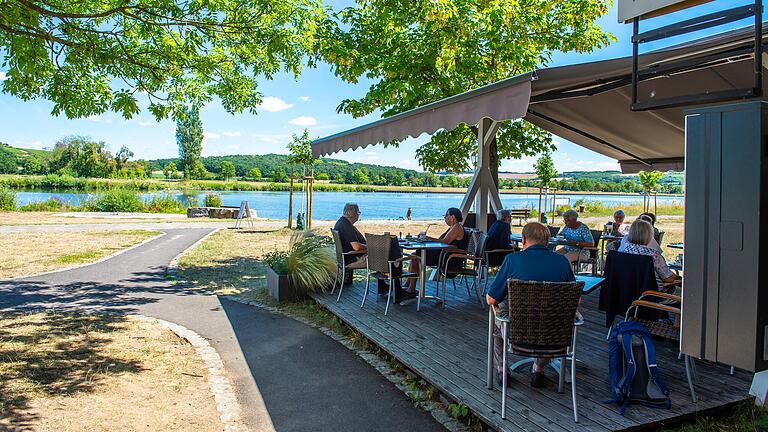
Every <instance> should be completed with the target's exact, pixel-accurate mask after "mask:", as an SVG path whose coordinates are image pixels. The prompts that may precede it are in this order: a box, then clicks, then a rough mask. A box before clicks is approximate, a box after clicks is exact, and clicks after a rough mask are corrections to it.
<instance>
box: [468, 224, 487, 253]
mask: <svg viewBox="0 0 768 432" xmlns="http://www.w3.org/2000/svg"><path fill="white" fill-rule="evenodd" d="M468 234H469V242H468V243H467V253H468V254H469V255H473V256H476V257H482V256H483V253H485V245H486V243H487V242H488V234H486V233H484V232H482V231H480V230H474V229H473V230H469V232H468Z"/></svg>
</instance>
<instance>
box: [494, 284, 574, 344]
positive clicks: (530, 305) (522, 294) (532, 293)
mask: <svg viewBox="0 0 768 432" xmlns="http://www.w3.org/2000/svg"><path fill="white" fill-rule="evenodd" d="M583 289H584V282H582V281H577V282H538V281H524V280H519V279H510V280H508V281H507V291H508V294H507V295H508V296H507V302H508V304H509V321H510V340H511V341H512V349H513V351H514V352H518V353H519V352H527V353H530V354H535V353H539V354H544V355H546V354H550V355H554V354H556V353H557V352H564V351H565V349H566V348H567V347H568V346H569V345H571V342H572V337H573V321H574V319H575V317H576V308H577V307H578V305H579V298H580V297H581V294H582V290H583Z"/></svg>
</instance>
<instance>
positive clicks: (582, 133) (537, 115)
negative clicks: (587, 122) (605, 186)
mask: <svg viewBox="0 0 768 432" xmlns="http://www.w3.org/2000/svg"><path fill="white" fill-rule="evenodd" d="M528 114H531V115H534V116H536V117H539V118H541V119H543V120H545V121H548V122H550V123H553V124H556V125H558V126H560V127H562V128H564V129H568V130H569V131H571V132H573V133H577V134H579V135H581V136H583V137H586V138H589V139H591V140H593V141H596V142H598V143H600V144H603V145H605V146H608V147H610V148H612V149H614V150H616V151H619V152H621V153H624V154H625V155H627V156H629V157H630V158H632V159H634V160H636V161H638V162H640V163H641V164H643V165H646V166H651V163H649V162H647V161H645V160H644V159H642V158H640V157H639V156H635V155H634V154H632V153H630V152H628V151H626V150H624V149H622V148H621V147H619V146H616V145H613V144H611V143H609V142H608V141H606V140H604V139H602V138H599V137H596V136H594V135H592V134H590V133H587V132H584V131H581V130H579V129H576V128H575V127H573V126H571V125H568V124H566V123H563V122H561V121H560V120H557V119H554V118H552V117H550V116H547V115H544V114H540V113H537V112H535V111H531V110H528Z"/></svg>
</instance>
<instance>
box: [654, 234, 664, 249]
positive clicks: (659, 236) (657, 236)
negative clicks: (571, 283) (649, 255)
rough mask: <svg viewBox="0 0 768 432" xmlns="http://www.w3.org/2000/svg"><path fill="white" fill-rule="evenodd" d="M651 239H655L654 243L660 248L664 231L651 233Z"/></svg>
mask: <svg viewBox="0 0 768 432" xmlns="http://www.w3.org/2000/svg"><path fill="white" fill-rule="evenodd" d="M653 238H655V239H656V243H658V244H659V246H661V241H662V240H664V231H656V232H654V233H653Z"/></svg>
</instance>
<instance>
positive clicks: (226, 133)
mask: <svg viewBox="0 0 768 432" xmlns="http://www.w3.org/2000/svg"><path fill="white" fill-rule="evenodd" d="M221 134H222V135H224V136H226V137H238V136H240V131H224V132H222V133H221Z"/></svg>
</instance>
